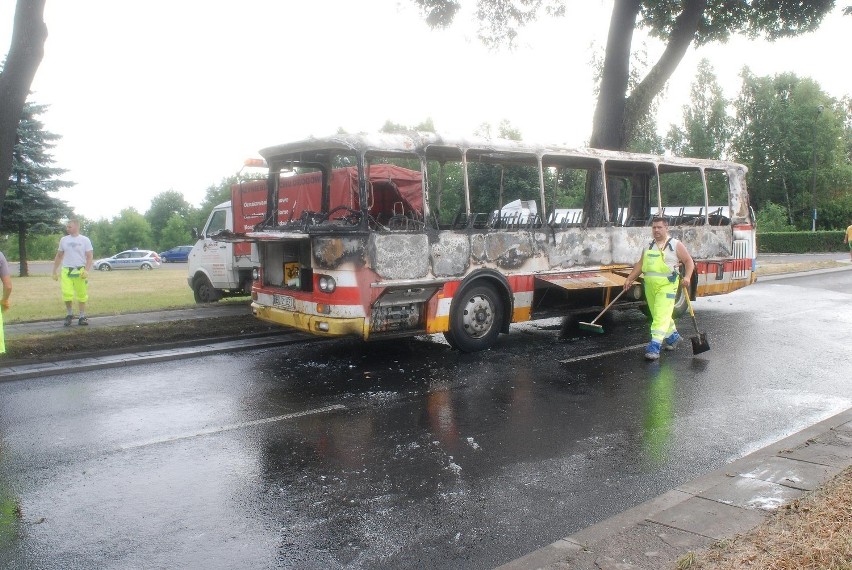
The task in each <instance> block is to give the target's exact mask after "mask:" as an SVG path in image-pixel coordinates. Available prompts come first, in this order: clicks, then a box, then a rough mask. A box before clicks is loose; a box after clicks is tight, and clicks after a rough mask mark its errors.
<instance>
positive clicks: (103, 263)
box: [94, 249, 160, 271]
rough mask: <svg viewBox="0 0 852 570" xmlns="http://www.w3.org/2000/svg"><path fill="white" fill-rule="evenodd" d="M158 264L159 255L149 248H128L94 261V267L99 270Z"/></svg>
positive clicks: (145, 268)
mask: <svg viewBox="0 0 852 570" xmlns="http://www.w3.org/2000/svg"><path fill="white" fill-rule="evenodd" d="M159 266H160V255H159V254H158V253H157V252H156V251H151V250H149V249H128V250H127V251H122V252H121V253H117V254H115V255H113V256H112V257H105V258H104V259H98V260H97V261H95V263H94V267H95V269H97V270H99V271H112V270H113V269H143V270H148V269H156V268H157V267H159Z"/></svg>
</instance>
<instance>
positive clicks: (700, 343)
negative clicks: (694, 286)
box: [683, 284, 710, 354]
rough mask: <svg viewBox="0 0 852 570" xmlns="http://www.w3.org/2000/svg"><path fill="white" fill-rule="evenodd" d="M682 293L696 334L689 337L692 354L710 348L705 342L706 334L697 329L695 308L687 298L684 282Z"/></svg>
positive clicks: (687, 293)
mask: <svg viewBox="0 0 852 570" xmlns="http://www.w3.org/2000/svg"><path fill="white" fill-rule="evenodd" d="M683 294H684V296H685V297H686V306H687V307H689V316H690V317H692V324H694V325H695V332H696V334H697V335H698V336H694V337H692V338H690V339H689V340H690V342H692V354H701V353H702V352H707V351H708V350H710V343H709V342H707V335H705V334H704V333H703V332H701V331H700V330H698V320H697V319H696V318H695V310H694V309H693V308H692V301H691V300H690V299H689V291H688V290H687V288H686V284H684V285H683Z"/></svg>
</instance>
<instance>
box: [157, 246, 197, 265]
mask: <svg viewBox="0 0 852 570" xmlns="http://www.w3.org/2000/svg"><path fill="white" fill-rule="evenodd" d="M190 251H192V246H191V245H179V246H177V247H173V248H171V249H170V250H167V251H164V252H162V253H161V254H160V259H162V260H163V263H176V262H183V263H185V262H186V261H188V260H189V252H190Z"/></svg>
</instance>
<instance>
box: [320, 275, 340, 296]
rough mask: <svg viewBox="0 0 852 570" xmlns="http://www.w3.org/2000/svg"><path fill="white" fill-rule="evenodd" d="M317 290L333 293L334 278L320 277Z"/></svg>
mask: <svg viewBox="0 0 852 570" xmlns="http://www.w3.org/2000/svg"><path fill="white" fill-rule="evenodd" d="M319 288H320V291H322V292H323V293H333V292H334V290H335V289H336V288H337V282H335V280H334V277H329V276H328V275H320V278H319Z"/></svg>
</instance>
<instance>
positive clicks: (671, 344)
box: [663, 331, 683, 350]
mask: <svg viewBox="0 0 852 570" xmlns="http://www.w3.org/2000/svg"><path fill="white" fill-rule="evenodd" d="M681 338H683V337H682V336H680V333H679V332H677V331H675V332H673V333H672V334H670V335H669V337H668V338H667V339H666V342H664V343H663V348H664V349H665V350H674V349H675V348H677V345H678V344H680V339H681Z"/></svg>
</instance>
